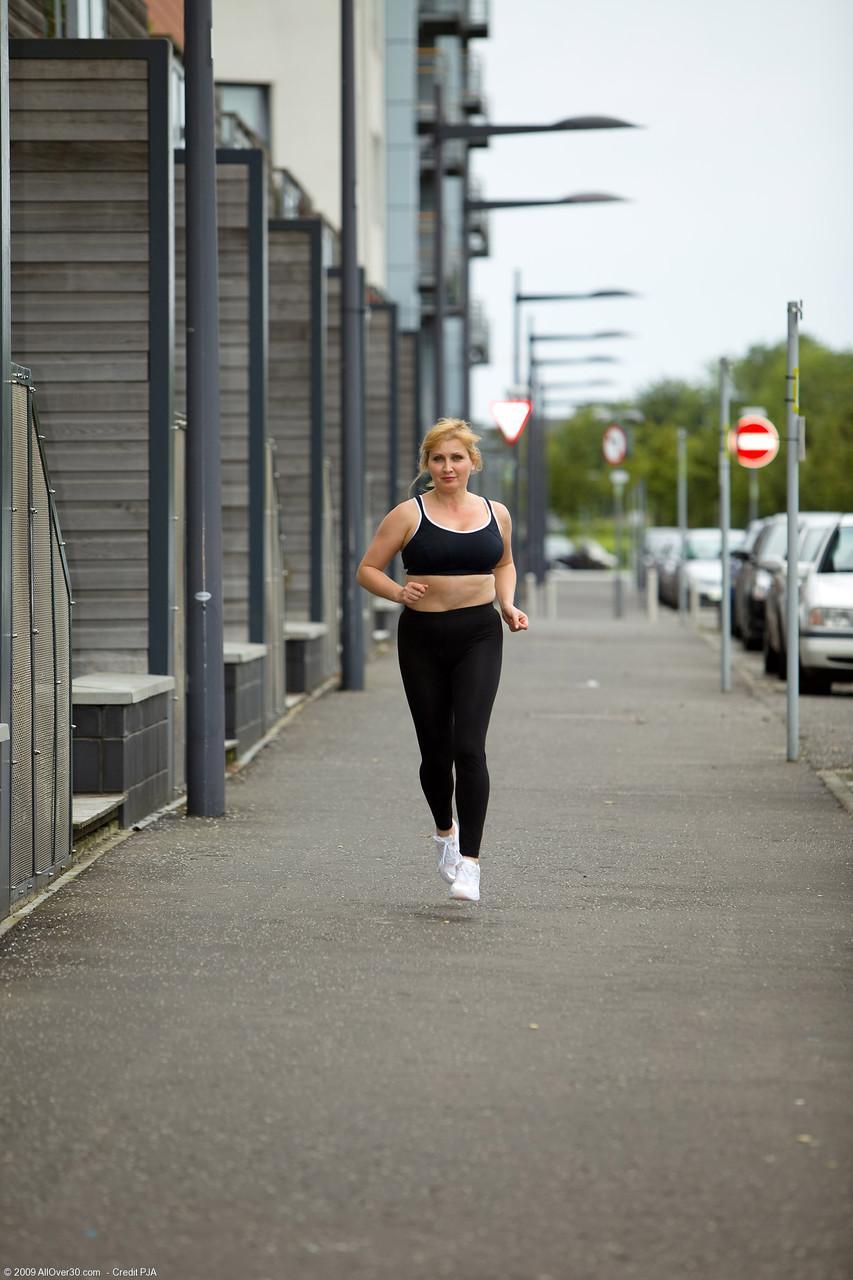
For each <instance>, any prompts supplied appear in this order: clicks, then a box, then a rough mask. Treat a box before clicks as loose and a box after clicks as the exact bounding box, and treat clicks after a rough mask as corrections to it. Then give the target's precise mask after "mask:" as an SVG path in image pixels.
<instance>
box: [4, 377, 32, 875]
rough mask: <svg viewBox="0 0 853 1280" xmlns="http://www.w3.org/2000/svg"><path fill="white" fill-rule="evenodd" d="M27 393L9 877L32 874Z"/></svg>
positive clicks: (17, 426) (18, 534) (22, 407)
mask: <svg viewBox="0 0 853 1280" xmlns="http://www.w3.org/2000/svg"><path fill="white" fill-rule="evenodd" d="M28 396H29V392H28V391H27V388H26V387H23V386H18V385H14V386H13V387H12V584H13V587H12V717H11V718H12V723H11V725H10V731H11V740H12V794H11V802H12V822H11V844H12V875H11V880H10V884H11V885H12V887H13V889H14V886H16V885H18V884H19V883H20V882H21V881H23V880H26V879H27V877H28V876H30V875H32V870H33V719H32V711H33V679H32V675H33V671H32V652H31V633H32V625H33V624H32V618H31V614H30V603H31V599H30V591H31V581H32V579H31V575H30V536H29V527H30V482H29V476H30V463H29V456H28V455H29V449H28V444H29V408H28V404H27V400H28Z"/></svg>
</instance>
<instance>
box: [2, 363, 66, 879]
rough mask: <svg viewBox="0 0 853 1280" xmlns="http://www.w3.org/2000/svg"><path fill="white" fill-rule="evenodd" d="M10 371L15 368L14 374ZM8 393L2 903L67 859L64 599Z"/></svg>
mask: <svg viewBox="0 0 853 1280" xmlns="http://www.w3.org/2000/svg"><path fill="white" fill-rule="evenodd" d="M16 368H17V367H16ZM24 374H26V371H25V370H20V369H18V370H17V373H16V380H15V381H13V384H12V422H11V431H12V441H11V452H12V522H11V536H12V644H11V665H12V706H11V726H10V736H11V745H12V750H11V797H10V799H11V824H10V850H9V868H10V877H9V884H10V896H11V899H12V901H13V902H14V901H15V899H16V898H19V897H21V896H23V895H24V894H26V893H28V892H30V891H32V890H33V889H35V888H38V887H39V884H40V882H41V881H42V880H46V879H47V878H48V876H49V875H50V874H51V873H52V871H53V869H54V868H55V867H56V866H57V865H61V864H62V863H64V862H67V861H68V859H69V857H70V855H71V834H72V825H71V599H70V590H69V583H68V571H67V566H66V563H65V557H64V555H63V552H62V545H61V539H60V536H59V526H58V522H57V519H56V509H55V506H54V504H53V499H52V495H51V490H50V482H49V480H48V475H47V468H46V465H45V460H44V454H43V451H42V448H41V441H40V437H39V434H38V419H37V415H36V412H35V405H34V393H33V391H32V389H31V387H30V386H29V385H28V383H27V382H26V381H25V380H24Z"/></svg>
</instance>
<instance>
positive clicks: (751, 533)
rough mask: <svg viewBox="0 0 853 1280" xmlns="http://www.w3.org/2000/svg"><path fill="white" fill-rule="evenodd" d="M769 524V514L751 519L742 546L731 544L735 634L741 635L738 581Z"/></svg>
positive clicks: (732, 607)
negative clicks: (762, 532)
mask: <svg viewBox="0 0 853 1280" xmlns="http://www.w3.org/2000/svg"><path fill="white" fill-rule="evenodd" d="M766 524H767V516H763V517H762V518H761V519H759V520H750V522H749V524H748V525H747V526H746V534H745V536H744V540H743V542H742V543H741V544H740V546H737V547H732V546H729V583H730V585H731V592H732V597H731V608H730V610H729V621H730V625H731V631H732V635H733V636H740V626H739V624H738V619H737V607H736V596H737V583H738V578H739V577H740V575H741V571H742V569H743V566H744V564H745V563H746V561H747V560H748V559H749V557H750V555H751V553H752V549H753V547H754V546H755V543H756V541H757V540H758V535H759V534H760V533H761V530H762V529H763V528H764V526H765V525H766Z"/></svg>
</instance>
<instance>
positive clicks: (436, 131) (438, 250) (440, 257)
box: [426, 83, 636, 415]
mask: <svg viewBox="0 0 853 1280" xmlns="http://www.w3.org/2000/svg"><path fill="white" fill-rule="evenodd" d="M436 89H437V91H438V92H437V93H436V96H435V118H434V120H433V122H432V124H431V125H429V124H428V125H427V126H426V131H427V132H432V135H433V142H434V149H435V186H436V190H435V211H436V234H435V237H434V244H433V254H434V260H433V273H434V277H435V285H434V303H433V306H434V317H435V322H434V333H435V338H436V343H435V348H436V349H435V357H436V358H435V370H434V386H435V402H436V403H435V408H436V414H437V415H438V414H440V413H441V412H442V409H443V398H444V359H443V354H444V352H443V348H444V335H443V333H441V334H439V329H440V328H441V327H442V326H443V322H444V314H445V311H446V293H445V282H444V245H443V243H442V242H443V235H442V232H443V228H442V227H441V226H439V222H440V221H441V211H442V204H443V201H442V185H443V178H444V172H443V170H444V155H443V144H444V143H445V142H451V141H454V140H459V141H462V142H481V141H486V140H487V139H489V138H498V137H505V136H507V137H508V136H510V135H517V134H524V133H568V132H579V131H587V130H592V129H632V128H636V126H635V125H632V124H630V123H629V122H628V121H627V120H618V119H616V118H615V117H613V116H571V117H568V118H566V119H564V120H556V121H554V123H553V124H470V123H469V124H463V123H456V122H454V121H447V120H445V119H444V112H443V104H442V101H441V92H440V89H441V86H440V84H438V83H437V84H436ZM550 203H564V201H556V202H550ZM465 240H467V218H466V219H464V226H463V241H465ZM463 257H464V260H465V261H464V264H463V265H464V269H465V270H466V271H467V260H468V253H467V246H466V245H463ZM462 292H463V299H464V301H465V305H466V306H467V293H468V290H467V287H465V286H464V285H463V291H462ZM466 330H467V324H466V323H463V332H464V331H466ZM467 363H468V353H467V352H466V353H465V368H466V371H467ZM464 381H467V373H466V378H465V379H464Z"/></svg>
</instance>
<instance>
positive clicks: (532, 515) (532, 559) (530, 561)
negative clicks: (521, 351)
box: [523, 323, 540, 575]
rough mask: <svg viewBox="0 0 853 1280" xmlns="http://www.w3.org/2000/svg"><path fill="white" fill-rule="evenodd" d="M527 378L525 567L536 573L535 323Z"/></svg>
mask: <svg viewBox="0 0 853 1280" xmlns="http://www.w3.org/2000/svg"><path fill="white" fill-rule="evenodd" d="M527 379H528V388H529V394H530V400H531V402H532V404H533V409H532V411H531V414H530V419H529V421H528V424H527V432H526V435H527V453H526V457H525V461H526V463H527V475H526V477H525V479H526V482H527V483H526V485H525V489H526V495H527V501H526V503H525V521H524V552H523V560H524V568H525V572H526V573H532V574H534V575H535V573H536V549H535V535H534V528H535V521H536V435H537V432H538V430H539V412H540V405H539V394H538V389H537V386H536V357H535V355H534V336H533V324H532V323H531V325H530V328H529V330H528V334H527Z"/></svg>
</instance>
